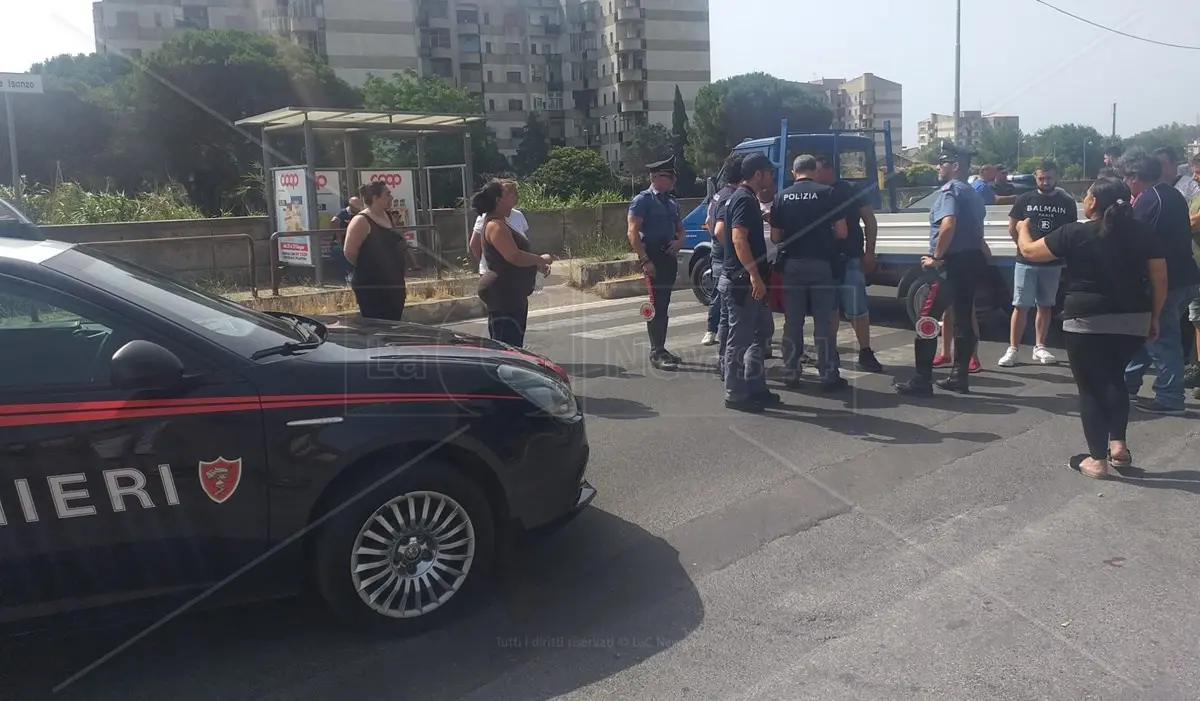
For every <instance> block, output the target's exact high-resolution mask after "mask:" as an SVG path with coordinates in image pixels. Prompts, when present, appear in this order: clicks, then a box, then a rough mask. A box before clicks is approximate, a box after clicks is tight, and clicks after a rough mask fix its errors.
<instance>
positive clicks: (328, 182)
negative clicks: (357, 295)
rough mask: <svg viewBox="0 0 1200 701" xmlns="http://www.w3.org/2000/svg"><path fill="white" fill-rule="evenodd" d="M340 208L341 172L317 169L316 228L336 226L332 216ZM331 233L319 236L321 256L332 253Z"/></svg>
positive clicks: (332, 227)
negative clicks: (317, 223)
mask: <svg viewBox="0 0 1200 701" xmlns="http://www.w3.org/2000/svg"><path fill="white" fill-rule="evenodd" d="M341 209H342V173H341V171H337V170H318V171H317V221H318V222H320V224H319V225H318V226H317V228H318V229H336V228H338V227H337V226H336V225H335V224H334V222H333V217H334V215H336V214H337V213H338V212H339V211H341ZM333 239H334V237H333V236H332V235H330V236H322V237H321V257H322V258H325V259H328V258H330V256H331V255H332V248H333Z"/></svg>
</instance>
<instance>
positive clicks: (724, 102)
mask: <svg viewBox="0 0 1200 701" xmlns="http://www.w3.org/2000/svg"><path fill="white" fill-rule="evenodd" d="M784 117H786V118H787V120H788V128H789V129H790V130H792V131H814V132H816V131H826V130H828V129H829V125H830V124H831V123H832V122H833V113H832V112H831V111H830V110H829V108H828V107H826V106H825V104H824V102H823V101H822V99H821V97H820V94H819V93H818V92H817V90H816V88H814V87H813V86H810V85H805V84H803V83H795V82H792V81H787V80H782V79H780V78H776V77H775V76H772V75H768V74H766V73H747V74H744V75H737V76H733V77H732V78H725V79H724V80H719V81H717V82H715V83H712V84H709V85H705V86H704V87H702V88H700V92H699V93H698V94H697V95H696V107H695V110H694V112H693V114H692V123H691V129H690V133H689V135H688V148H687V154H688V158H689V159H690V160H691V162H692V164H693V165H694V166H696V167H698V168H700V169H702V170H704V171H709V172H711V171H715V170H716V169H717V168H718V167H719V166H720V164H721V162H722V161H723V160H724V159H725V157H726V156H727V155H729V151H730V150H731V149H732V148H733V147H734V146H736V145H737V144H738V143H739V142H741V141H742V140H743V139H746V138H761V137H764V136H772V135H775V134H778V133H779V120H780V119H783V118H784Z"/></svg>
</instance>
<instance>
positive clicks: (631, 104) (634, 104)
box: [617, 95, 650, 113]
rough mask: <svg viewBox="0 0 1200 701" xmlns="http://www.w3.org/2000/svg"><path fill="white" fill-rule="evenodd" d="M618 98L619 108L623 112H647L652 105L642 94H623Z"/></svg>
mask: <svg viewBox="0 0 1200 701" xmlns="http://www.w3.org/2000/svg"><path fill="white" fill-rule="evenodd" d="M618 100H619V101H618V102H617V109H618V110H620V111H621V112H622V113H627V112H647V111H649V109H650V105H649V104H647V102H646V98H645V97H643V96H642V95H622V96H620V97H619V98H618Z"/></svg>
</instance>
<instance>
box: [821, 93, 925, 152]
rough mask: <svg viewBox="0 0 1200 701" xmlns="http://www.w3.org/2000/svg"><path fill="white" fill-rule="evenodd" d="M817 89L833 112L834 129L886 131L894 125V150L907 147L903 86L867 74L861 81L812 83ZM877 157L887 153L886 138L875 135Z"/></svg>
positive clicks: (881, 135)
mask: <svg viewBox="0 0 1200 701" xmlns="http://www.w3.org/2000/svg"><path fill="white" fill-rule="evenodd" d="M810 84H811V85H815V86H817V87H818V88H819V89H820V91H821V96H822V98H823V99H824V101H825V105H826V106H827V107H828V108H829V109H830V111H832V112H833V124H832V126H833V128H834V129H851V130H853V129H863V130H867V129H883V123H884V121H887V120H890V121H891V123H892V124H891V129H892V147H893V150H899V148H900V145H901V144H903V143H904V139H903V136H904V133H903V119H904V111H903V104H902V103H903V93H904V91H903V88H902V87H901V85H900V83H894V82H892V81H890V80H886V79H884V78H880V77H879V76H877V75H875V74H874V73H863V74H862V75H860V76H858V77H857V78H853V79H851V80H844V79H842V78H822V79H820V80H814V81H812V82H811V83H810ZM875 153H876V156H877V157H878V158H883V157H884V154H885V153H886V148H885V145H884V139H883V134H876V135H875Z"/></svg>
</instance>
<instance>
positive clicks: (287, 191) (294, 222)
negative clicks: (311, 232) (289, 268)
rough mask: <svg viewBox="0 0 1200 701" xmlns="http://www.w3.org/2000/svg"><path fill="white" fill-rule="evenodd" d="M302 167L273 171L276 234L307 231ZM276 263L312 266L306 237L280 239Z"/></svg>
mask: <svg viewBox="0 0 1200 701" xmlns="http://www.w3.org/2000/svg"><path fill="white" fill-rule="evenodd" d="M304 173H305V170H304V168H277V169H275V170H274V177H275V225H276V226H277V227H279V230H280V231H308V229H309V227H308V202H307V200H308V184H307V183H306V182H305V174H304ZM278 240H279V262H280V263H284V264H286V265H314V261H313V252H312V251H311V250H310V248H311V246H310V245H309V241H308V237H307V236H280V237H279V239H278Z"/></svg>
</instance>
